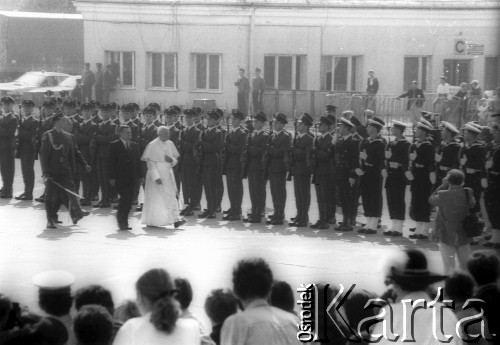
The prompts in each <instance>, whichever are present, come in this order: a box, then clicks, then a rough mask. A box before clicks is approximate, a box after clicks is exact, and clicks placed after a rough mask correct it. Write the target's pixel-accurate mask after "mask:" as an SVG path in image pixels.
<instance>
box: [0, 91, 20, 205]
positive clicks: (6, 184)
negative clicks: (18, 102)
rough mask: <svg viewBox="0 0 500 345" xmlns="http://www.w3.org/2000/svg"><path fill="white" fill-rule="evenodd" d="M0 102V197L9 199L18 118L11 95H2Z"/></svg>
mask: <svg viewBox="0 0 500 345" xmlns="http://www.w3.org/2000/svg"><path fill="white" fill-rule="evenodd" d="M0 103H1V104H2V115H1V118H0V174H1V175H2V183H3V187H2V191H1V193H0V199H10V198H12V184H13V183H14V172H15V162H14V147H15V144H16V138H15V133H16V129H17V121H18V120H17V116H16V115H15V114H14V112H13V111H12V108H13V107H14V103H15V102H14V99H13V98H12V97H10V96H6V97H2V99H1V100H0Z"/></svg>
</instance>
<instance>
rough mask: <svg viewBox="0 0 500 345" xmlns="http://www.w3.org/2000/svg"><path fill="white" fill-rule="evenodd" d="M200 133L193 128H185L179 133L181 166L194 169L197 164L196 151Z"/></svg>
mask: <svg viewBox="0 0 500 345" xmlns="http://www.w3.org/2000/svg"><path fill="white" fill-rule="evenodd" d="M200 133H201V131H200V130H199V129H198V128H196V127H195V126H191V127H186V128H184V129H183V130H182V131H181V140H180V143H179V144H180V145H179V146H180V150H179V153H180V155H181V156H180V160H181V161H180V164H181V165H182V166H186V167H187V166H189V167H194V166H196V165H197V164H198V161H197V157H196V150H197V147H198V144H199V140H200Z"/></svg>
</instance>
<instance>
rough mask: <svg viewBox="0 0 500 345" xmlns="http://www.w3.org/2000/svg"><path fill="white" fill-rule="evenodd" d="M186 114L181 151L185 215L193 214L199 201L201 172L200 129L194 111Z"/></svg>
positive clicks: (180, 141)
mask: <svg viewBox="0 0 500 345" xmlns="http://www.w3.org/2000/svg"><path fill="white" fill-rule="evenodd" d="M184 116H185V119H186V126H187V127H186V128H184V129H182V131H181V132H180V140H179V148H180V150H179V153H180V155H181V157H180V162H179V164H180V166H181V168H180V170H181V173H180V175H181V180H182V191H183V195H184V203H185V204H186V205H187V206H186V208H185V209H184V210H182V211H181V215H183V216H192V215H193V214H194V212H193V210H194V208H195V207H196V204H197V202H198V200H197V198H196V195H197V193H196V183H197V178H198V172H199V162H198V160H197V155H196V151H197V150H198V145H199V140H200V133H201V132H200V130H199V129H198V128H196V126H195V125H194V111H193V110H192V109H185V110H184Z"/></svg>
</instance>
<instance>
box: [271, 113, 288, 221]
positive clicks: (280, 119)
mask: <svg viewBox="0 0 500 345" xmlns="http://www.w3.org/2000/svg"><path fill="white" fill-rule="evenodd" d="M287 123H288V120H287V118H286V115H285V114H283V113H277V114H275V115H274V132H273V134H272V135H271V141H270V145H269V147H268V149H267V156H268V158H267V162H266V161H265V162H264V164H268V166H267V167H264V168H265V169H267V170H268V171H269V186H270V187H271V196H272V198H273V207H274V214H273V215H272V216H271V219H270V221H269V224H271V225H282V224H283V220H284V218H285V204H286V173H287V168H286V164H285V156H286V155H288V151H289V150H290V146H291V145H292V135H291V134H290V133H288V132H287V131H285V125H286V124H287Z"/></svg>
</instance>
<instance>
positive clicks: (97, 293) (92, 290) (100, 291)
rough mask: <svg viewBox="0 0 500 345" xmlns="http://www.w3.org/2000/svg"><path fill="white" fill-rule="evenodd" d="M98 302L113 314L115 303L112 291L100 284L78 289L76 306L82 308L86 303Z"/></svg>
mask: <svg viewBox="0 0 500 345" xmlns="http://www.w3.org/2000/svg"><path fill="white" fill-rule="evenodd" d="M89 304H97V305H100V306H103V307H104V308H106V309H107V310H108V312H109V313H110V314H111V315H113V313H114V309H115V305H114V303H113V298H112V297H111V292H110V291H109V290H107V289H105V288H104V287H102V286H100V285H89V286H86V287H83V288H81V289H79V290H78V291H76V294H75V308H76V310H80V308H81V307H83V306H84V305H89Z"/></svg>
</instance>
